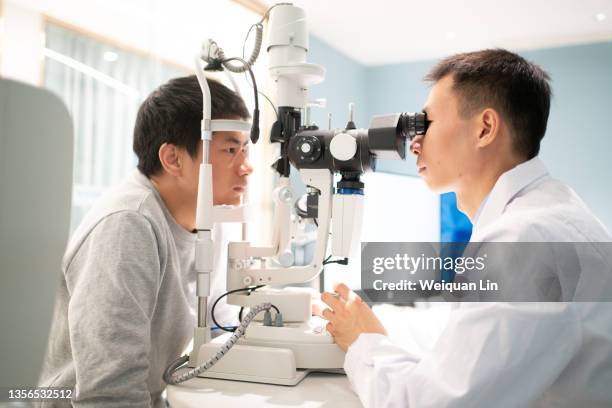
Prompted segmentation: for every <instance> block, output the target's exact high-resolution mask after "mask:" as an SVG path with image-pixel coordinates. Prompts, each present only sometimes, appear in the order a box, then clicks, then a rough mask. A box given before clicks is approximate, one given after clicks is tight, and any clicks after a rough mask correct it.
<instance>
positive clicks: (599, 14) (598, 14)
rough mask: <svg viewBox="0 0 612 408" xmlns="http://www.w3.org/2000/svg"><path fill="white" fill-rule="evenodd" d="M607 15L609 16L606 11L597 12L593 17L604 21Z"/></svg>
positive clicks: (598, 20)
mask: <svg viewBox="0 0 612 408" xmlns="http://www.w3.org/2000/svg"><path fill="white" fill-rule="evenodd" d="M606 17H607V16H606V15H605V13H597V14H595V15H594V16H593V18H595V21H597V22H602V21H604V20H605V19H606Z"/></svg>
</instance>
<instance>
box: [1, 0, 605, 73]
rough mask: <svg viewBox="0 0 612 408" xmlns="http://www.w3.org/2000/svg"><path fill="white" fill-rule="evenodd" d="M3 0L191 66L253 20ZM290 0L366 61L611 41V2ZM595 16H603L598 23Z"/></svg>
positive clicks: (234, 48)
mask: <svg viewBox="0 0 612 408" xmlns="http://www.w3.org/2000/svg"><path fill="white" fill-rule="evenodd" d="M4 1H5V2H11V3H16V4H19V5H20V6H21V7H25V8H28V9H31V10H35V11H37V12H40V13H43V14H45V15H49V16H52V17H55V18H57V19H60V20H62V21H65V22H68V23H71V24H73V25H75V26H78V27H81V28H83V29H85V30H88V31H91V32H94V33H97V34H100V35H102V36H104V37H107V38H110V39H112V40H115V41H117V42H120V43H122V44H125V45H128V46H131V47H134V48H137V49H140V50H143V51H148V52H151V53H153V54H155V55H158V56H161V57H162V58H164V59H166V60H169V61H173V62H176V63H179V64H181V65H184V66H187V67H191V66H192V59H193V55H194V54H195V52H197V50H198V48H199V46H200V44H201V42H202V40H204V39H206V38H209V37H210V38H214V39H216V40H217V41H218V42H219V43H220V45H221V46H222V47H223V48H224V49H225V50H226V53H227V54H228V55H239V54H240V53H241V50H242V43H243V40H244V35H245V34H246V31H247V30H248V28H249V27H250V25H251V24H253V23H254V22H256V21H258V20H259V16H258V15H256V14H255V13H253V12H251V11H249V10H247V9H245V8H244V7H242V6H240V5H238V4H237V3H235V2H233V1H231V0H4ZM264 3H265V4H268V5H271V4H274V3H276V1H274V0H264ZM294 3H295V4H296V5H299V6H301V7H303V8H304V9H305V11H306V16H307V19H308V24H309V28H310V30H311V32H312V33H313V34H314V35H316V36H317V37H318V38H320V39H322V40H323V41H325V42H326V43H328V44H330V45H331V46H332V47H334V48H336V49H337V50H339V51H341V52H342V53H344V54H346V55H348V56H350V57H351V58H353V59H355V60H356V61H357V62H359V63H361V64H364V65H380V64H391V63H400V62H406V61H414V60H422V59H429V58H438V57H441V56H445V55H448V54H452V53H456V52H460V51H466V50H473V49H479V48H485V47H505V48H509V49H513V50H524V49H533V48H542V47H554V46H562V45H571V44H580V43H587V42H596V41H605V40H612V0H513V1H509V0H507V1H493V0H464V1H456V0H427V1H425V0H424V1H420V2H417V1H414V0H406V1H400V0H376V1H364V0H295V1H294ZM596 13H605V14H606V16H607V18H606V19H605V20H604V21H602V22H597V21H596V19H595V18H594V16H595V14H596ZM249 49H250V47H247V52H248V50H249Z"/></svg>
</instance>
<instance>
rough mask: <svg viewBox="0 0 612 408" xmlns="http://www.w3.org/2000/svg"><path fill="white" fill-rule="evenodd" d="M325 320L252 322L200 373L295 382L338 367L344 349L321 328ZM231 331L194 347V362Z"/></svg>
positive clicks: (207, 356)
mask: <svg viewBox="0 0 612 408" xmlns="http://www.w3.org/2000/svg"><path fill="white" fill-rule="evenodd" d="M325 323H326V322H324V321H323V320H322V319H319V318H313V319H311V320H310V321H309V322H305V323H295V324H291V323H290V324H287V325H286V326H284V327H273V326H272V327H270V326H263V325H262V324H260V323H256V322H252V323H251V325H250V326H249V327H248V328H247V332H246V334H245V336H243V337H242V338H241V339H240V340H239V341H238V343H237V344H236V345H234V347H232V349H231V350H230V351H229V352H227V353H226V354H225V355H224V356H223V357H222V358H221V359H220V360H219V361H218V362H217V363H216V364H215V365H214V366H213V367H211V368H210V369H209V370H207V371H205V372H203V373H201V374H200V377H207V378H219V379H227V380H237V381H249V382H256V383H265V384H279V385H296V384H298V383H299V382H300V381H301V380H302V379H303V378H304V377H305V376H306V375H307V374H308V373H309V372H311V371H321V370H334V371H337V370H339V369H342V367H343V365H344V352H343V351H342V350H341V349H340V348H339V347H338V346H337V345H336V344H335V343H334V342H333V338H332V337H331V335H330V334H329V333H328V332H327V331H325V329H324V324H325ZM231 335H232V333H225V334H224V335H221V336H219V337H217V338H215V339H213V340H212V341H211V342H209V343H205V344H202V345H201V346H200V347H199V348H197V350H198V355H197V359H196V363H197V365H200V364H202V363H204V362H205V361H207V360H209V359H210V358H211V357H213V356H214V355H215V354H216V353H217V352H218V351H219V350H220V349H221V347H222V346H223V344H224V343H225V342H226V341H227V339H229V337H230V336H231ZM194 350H195V348H194Z"/></svg>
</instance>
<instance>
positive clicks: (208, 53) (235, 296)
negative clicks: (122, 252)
mask: <svg viewBox="0 0 612 408" xmlns="http://www.w3.org/2000/svg"><path fill="white" fill-rule="evenodd" d="M268 14H269V24H268V48H267V52H268V54H269V74H270V77H271V78H272V80H273V82H274V84H275V98H273V99H274V100H275V105H276V106H277V114H278V115H277V121H276V122H275V123H274V125H273V126H272V130H271V135H270V140H271V141H272V142H275V143H279V144H280V152H281V156H280V158H279V159H278V160H277V161H276V163H275V164H274V169H275V170H276V171H277V173H278V175H279V179H278V187H277V188H276V189H275V190H274V199H275V211H274V220H273V222H274V233H273V242H272V244H271V245H270V246H263V247H262V246H254V245H252V244H251V243H250V242H248V241H246V240H243V241H241V242H231V243H230V244H229V246H228V263H227V265H228V270H227V292H228V293H226V295H228V298H227V302H228V303H229V304H233V305H238V306H241V307H243V308H249V309H250V312H249V313H248V314H247V315H246V316H245V317H244V318H243V319H242V320H241V323H240V325H239V326H238V327H236V328H235V329H234V330H233V333H226V334H224V335H222V336H219V337H217V338H215V339H212V340H211V328H210V327H209V326H208V325H207V321H206V312H207V308H208V298H209V297H210V291H211V288H210V282H211V279H210V276H211V273H212V270H213V262H214V259H213V241H212V226H213V223H214V222H224V221H236V220H239V221H243V220H244V218H243V216H244V208H242V207H236V208H233V209H218V208H213V195H212V169H211V164H210V153H209V144H210V141H211V137H212V132H214V131H250V132H251V140H252V141H253V142H256V141H257V138H258V136H259V107H258V102H257V90H256V83H255V78H254V76H253V74H252V71H251V69H250V67H251V65H252V64H253V63H254V62H255V60H256V58H257V54H258V53H259V49H260V47H261V42H262V33H263V25H262V22H263V21H264V19H265V18H266V17H267V16H268ZM255 27H256V36H257V37H256V43H255V49H254V51H253V54H252V55H251V57H250V59H249V60H248V61H244V60H242V59H240V58H226V57H225V55H224V53H223V50H222V49H221V48H219V47H218V46H217V44H216V43H215V42H214V41H212V40H209V41H208V42H206V43H205V44H204V46H203V47H202V52H201V53H200V54H199V55H198V56H197V58H196V73H197V77H198V80H199V83H200V86H201V88H202V93H203V96H204V98H203V101H204V106H203V120H202V141H203V152H204V154H203V159H202V164H201V167H200V180H199V187H198V188H199V189H198V201H197V216H196V227H197V230H198V232H197V234H198V238H197V244H196V260H195V261H196V270H197V296H198V299H199V306H198V307H199V310H198V327H197V328H196V329H195V333H194V345H193V351H192V352H191V354H190V356H183V357H181V358H179V359H177V360H176V361H175V362H174V363H173V364H172V365H171V366H170V367H168V369H167V370H166V373H165V374H164V379H165V381H166V382H167V383H169V384H177V383H180V382H183V381H185V380H188V379H190V378H193V377H195V376H203V377H211V378H223V379H232V380H242V381H251V382H262V383H270V384H283V385H295V384H297V383H298V382H300V381H301V380H302V379H303V378H304V377H305V376H306V375H307V373H308V372H310V371H313V370H334V369H336V370H337V369H341V368H342V367H343V363H344V353H343V352H342V351H341V350H340V348H339V347H338V346H337V345H336V344H335V343H334V341H333V338H332V336H331V335H330V334H329V333H328V332H327V331H326V330H325V324H326V322H325V321H324V320H323V319H321V318H319V317H316V316H312V314H311V294H310V293H308V292H304V291H299V290H297V289H283V290H278V289H271V288H268V285H287V284H293V283H302V282H307V281H310V280H312V279H314V278H316V277H317V276H318V275H319V274H320V273H321V271H322V268H323V266H324V264H325V263H326V262H338V263H343V264H347V262H348V258H349V255H350V254H351V253H354V252H353V251H352V250H353V249H354V246H355V245H356V244H357V242H359V238H360V233H361V220H362V214H361V212H362V209H363V192H364V184H363V183H362V182H361V181H360V175H361V174H362V173H363V172H365V171H367V170H374V168H375V164H376V159H378V158H385V159H404V158H405V154H406V153H405V151H406V139H407V138H408V139H411V138H412V137H414V136H415V135H417V134H424V133H425V131H426V128H427V123H428V122H427V120H426V116H425V114H423V113H417V114H413V113H398V114H392V115H384V116H377V117H374V118H373V119H372V122H371V124H370V128H369V129H357V128H356V127H355V125H354V123H353V118H352V116H353V114H352V112H353V108H352V104H351V106H350V116H349V121H348V124H347V126H346V128H345V129H336V130H331V129H329V130H321V129H319V128H317V127H316V126H314V125H311V124H309V123H305V124H303V123H302V114H303V113H305V112H306V111H307V106H308V88H309V86H311V85H313V84H316V83H319V82H321V81H323V79H324V77H325V69H324V68H323V67H322V66H320V65H316V64H311V63H308V62H306V55H307V53H308V31H307V27H306V18H305V14H304V11H303V10H302V9H300V8H298V7H295V6H293V5H291V4H287V3H280V4H277V5H275V6H273V7H271V8H270V9H269V10H268V12H267V13H266V16H264V18H263V19H262V21H261V22H260V23H258V24H256V25H255ZM236 61H238V62H240V66H238V65H236V64H235V62H236ZM204 62H205V63H206V64H207V65H206V67H204V66H203V63H204ZM223 68H225V69H227V70H229V71H232V72H245V71H247V70H248V71H249V73H250V74H251V78H252V80H253V84H254V87H255V96H256V107H255V112H254V115H253V124H250V123H247V122H243V121H231V120H213V119H211V114H210V106H211V105H210V90H209V89H208V85H207V82H206V78H205V76H204V70H205V69H217V70H218V69H223ZM307 122H308V121H307ZM290 164H292V165H293V167H295V168H297V169H298V171H299V173H300V176H301V178H302V180H303V181H304V184H305V185H306V186H307V191H308V193H307V197H306V208H305V209H301V210H299V216H300V217H302V218H306V219H310V220H311V221H312V222H313V223H315V224H316V225H317V232H316V247H315V250H314V256H313V257H312V260H311V262H310V263H309V264H307V265H304V266H291V264H292V260H291V256H290V255H291V252H290V248H291V247H290V244H291V215H292V209H293V203H294V201H295V200H294V196H293V191H292V189H291V185H290V182H289V174H290V171H291V166H290ZM334 174H337V175H339V176H340V177H339V181H337V182H334ZM330 229H331V233H332V234H331V238H330ZM243 238H244V237H243ZM328 239H331V241H332V242H331V254H326V251H327V248H328ZM213 309H214V306H213ZM272 309H273V310H274V311H275V314H274V315H273V314H272V312H271V310H272ZM260 312H265V313H264V316H263V320H261V319H260V320H256V317H259V316H258V314H259V313H260ZM213 318H214V314H213ZM187 361H188V362H189V367H192V368H191V369H190V370H187V371H183V372H182V373H178V372H177V369H178V368H179V367H180V366H182V365H184V364H185V363H186V362H187Z"/></svg>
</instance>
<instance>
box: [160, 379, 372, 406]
mask: <svg viewBox="0 0 612 408" xmlns="http://www.w3.org/2000/svg"><path fill="white" fill-rule="evenodd" d="M167 398H168V402H169V403H170V406H171V407H172V408H192V407H221V408H229V407H247V408H256V407H305V408H314V407H316V408H320V407H325V408H341V407H346V408H349V407H350V408H352V407H361V406H362V405H361V403H360V402H359V398H358V397H357V395H356V394H355V393H354V392H353V390H352V388H351V386H350V384H349V381H348V379H347V378H346V376H345V375H341V374H327V373H311V374H308V376H306V378H304V379H303V380H302V382H300V383H299V384H298V385H296V386H293V387H291V386H285V385H270V384H257V383H249V382H242V381H228V380H217V379H212V378H194V379H192V380H189V381H186V382H184V383H183V384H181V385H178V386H176V385H171V386H168V388H167Z"/></svg>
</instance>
